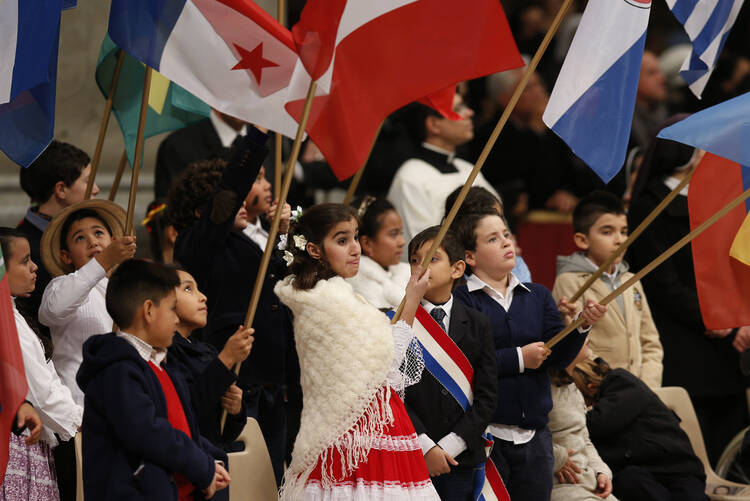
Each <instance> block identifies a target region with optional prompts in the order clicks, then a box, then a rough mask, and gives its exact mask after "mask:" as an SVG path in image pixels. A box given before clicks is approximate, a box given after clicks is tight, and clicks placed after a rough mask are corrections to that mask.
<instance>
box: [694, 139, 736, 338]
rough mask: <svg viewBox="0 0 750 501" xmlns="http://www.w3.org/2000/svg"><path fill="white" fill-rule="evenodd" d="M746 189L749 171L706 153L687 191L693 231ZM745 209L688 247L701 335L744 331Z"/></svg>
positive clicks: (720, 222)
mask: <svg viewBox="0 0 750 501" xmlns="http://www.w3.org/2000/svg"><path fill="white" fill-rule="evenodd" d="M748 188H750V167H746V166H744V165H740V164H738V163H737V162H733V161H731V160H727V159H725V158H722V157H719V156H717V155H713V154H711V153H706V155H705V156H704V157H703V160H701V163H700V164H699V165H698V168H697V169H696V171H695V173H694V174H693V177H692V179H691V180H690V189H689V191H688V207H689V211H690V227H691V229H694V228H695V227H697V226H699V225H700V224H701V223H703V222H704V221H705V220H706V219H708V218H709V217H711V215H712V214H714V213H715V212H716V211H718V210H719V209H721V208H722V207H724V206H725V205H726V204H727V203H728V202H730V201H731V200H732V199H734V198H736V197H737V196H738V195H740V194H741V193H742V192H743V191H745V190H747V189H748ZM748 209H750V203H748V201H746V202H745V204H740V205H739V206H738V207H735V208H734V209H733V210H732V211H731V212H729V213H728V214H727V215H725V216H724V217H723V218H721V219H719V220H718V221H717V222H716V223H714V224H713V226H711V227H710V228H708V229H707V230H706V231H704V232H703V233H702V234H700V235H699V236H698V237H696V238H695V239H694V240H693V241H692V243H691V245H692V252H693V265H694V268H695V280H696V284H697V288H698V301H699V303H700V308H701V314H702V316H703V322H704V323H705V325H706V328H707V329H727V328H734V327H740V326H743V325H750V303H748V301H747V298H748V297H750V222H749V221H750V216H749V215H748Z"/></svg>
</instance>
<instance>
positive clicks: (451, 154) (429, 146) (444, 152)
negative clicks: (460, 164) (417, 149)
mask: <svg viewBox="0 0 750 501" xmlns="http://www.w3.org/2000/svg"><path fill="white" fill-rule="evenodd" d="M422 147H423V148H426V149H428V150H430V151H434V152H435V153H440V154H442V155H448V163H449V164H450V163H453V159H454V158H456V152H455V151H448V150H444V149H443V148H440V147H438V146H435V145H434V144H430V143H422Z"/></svg>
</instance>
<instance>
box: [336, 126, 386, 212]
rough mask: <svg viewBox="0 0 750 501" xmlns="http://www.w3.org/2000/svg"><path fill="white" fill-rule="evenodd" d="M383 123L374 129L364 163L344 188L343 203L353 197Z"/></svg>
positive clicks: (347, 202)
mask: <svg viewBox="0 0 750 501" xmlns="http://www.w3.org/2000/svg"><path fill="white" fill-rule="evenodd" d="M384 123H385V120H384V121H382V122H380V125H379V126H378V130H376V131H375V137H374V138H372V146H370V151H368V152H367V157H366V158H365V163H364V164H362V167H360V168H359V170H358V171H357V172H355V173H354V176H353V177H352V182H351V183H349V189H347V190H346V196H345V197H344V205H349V202H351V201H352V199H353V198H354V193H355V192H356V191H357V186H359V182H360V181H361V180H362V174H364V172H365V167H366V166H367V162H368V161H369V160H370V155H372V150H373V148H375V142H376V141H377V140H378V136H379V135H380V131H381V130H382V129H383V124H384Z"/></svg>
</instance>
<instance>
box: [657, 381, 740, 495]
mask: <svg viewBox="0 0 750 501" xmlns="http://www.w3.org/2000/svg"><path fill="white" fill-rule="evenodd" d="M654 392H655V393H656V394H657V395H659V398H660V399H661V401H662V402H664V405H666V406H667V407H669V408H670V409H672V410H673V411H674V413H675V414H677V416H678V417H679V418H680V421H681V422H680V426H681V427H682V429H683V431H685V433H686V434H687V436H688V438H689V439H690V445H692V446H693V452H695V455H696V456H698V458H699V459H700V460H701V462H702V463H703V468H704V469H705V471H706V494H707V495H708V497H709V498H711V499H713V500H717V501H750V485H744V484H738V483H736V482H731V481H729V480H724V479H723V478H721V477H719V475H717V474H716V472H714V470H713V469H712V468H711V465H710V464H709V462H708V454H707V453H706V445H705V443H704V442H703V433H701V428H700V425H699V424H698V416H696V415H695V409H694V408H693V404H692V402H691V401H690V396H689V395H688V393H687V391H686V390H685V388H681V387H679V386H667V387H664V388H658V389H655V390H654Z"/></svg>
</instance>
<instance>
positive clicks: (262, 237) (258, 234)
mask: <svg viewBox="0 0 750 501" xmlns="http://www.w3.org/2000/svg"><path fill="white" fill-rule="evenodd" d="M242 232H243V233H244V234H245V235H246V236H247V238H249V239H250V240H252V241H253V242H255V243H256V244H258V246H259V247H260V248H261V249H265V248H266V243H267V242H268V232H267V231H266V230H265V229H264V228H263V226H261V224H260V216H258V217H256V218H255V222H254V223H251V222H250V221H248V222H247V226H246V227H245V229H244V230H242Z"/></svg>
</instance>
